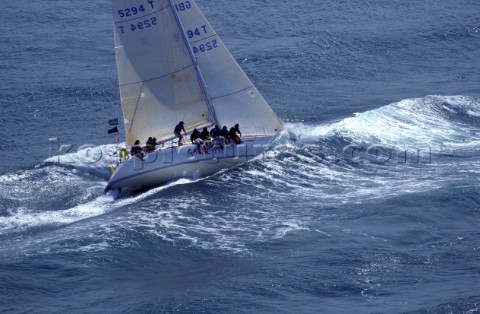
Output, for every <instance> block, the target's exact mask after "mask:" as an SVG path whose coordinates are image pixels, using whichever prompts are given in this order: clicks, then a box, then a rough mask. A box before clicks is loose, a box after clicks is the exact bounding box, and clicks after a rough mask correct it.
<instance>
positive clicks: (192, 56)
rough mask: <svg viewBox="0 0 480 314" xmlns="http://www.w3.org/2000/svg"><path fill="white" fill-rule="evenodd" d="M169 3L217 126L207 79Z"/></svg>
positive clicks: (180, 22)
mask: <svg viewBox="0 0 480 314" xmlns="http://www.w3.org/2000/svg"><path fill="white" fill-rule="evenodd" d="M168 2H169V4H170V8H171V9H172V12H173V15H174V16H175V20H176V21H177V24H178V28H179V29H180V32H181V33H182V38H183V41H184V42H185V45H186V46H187V50H188V53H189V55H190V58H191V59H192V63H193V66H194V67H195V72H196V73H197V78H198V80H199V81H200V86H201V87H202V92H203V95H204V96H205V100H206V101H207V105H208V109H210V113H211V117H210V118H211V120H212V121H213V122H214V123H215V124H217V123H218V120H217V115H216V113H215V107H213V104H212V101H211V100H210V97H209V96H208V91H207V84H206V83H205V79H204V78H203V75H202V72H201V71H200V68H199V67H198V63H197V58H196V57H195V54H194V52H193V50H192V46H190V43H189V42H188V38H187V34H186V32H185V28H184V27H183V24H182V21H181V20H180V16H179V15H178V12H177V10H176V7H175V4H174V3H173V0H168Z"/></svg>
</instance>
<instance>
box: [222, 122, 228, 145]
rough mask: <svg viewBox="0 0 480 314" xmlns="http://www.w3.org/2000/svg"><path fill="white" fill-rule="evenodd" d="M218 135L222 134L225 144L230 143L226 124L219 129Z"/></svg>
mask: <svg viewBox="0 0 480 314" xmlns="http://www.w3.org/2000/svg"><path fill="white" fill-rule="evenodd" d="M220 136H222V137H223V138H224V139H225V144H227V145H228V144H230V136H229V135H228V129H227V126H224V127H223V128H222V130H221V131H220Z"/></svg>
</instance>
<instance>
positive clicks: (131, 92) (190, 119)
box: [113, 0, 213, 145]
mask: <svg viewBox="0 0 480 314" xmlns="http://www.w3.org/2000/svg"><path fill="white" fill-rule="evenodd" d="M113 16H114V30H115V53H116V59H117V67H118V79H119V85H120V96H121V101H122V109H123V116H124V120H125V121H124V122H125V133H126V137H127V144H128V145H132V144H133V142H135V140H137V139H139V140H140V141H141V142H144V141H146V139H147V138H148V137H149V136H154V137H157V139H165V138H168V137H171V136H172V132H173V127H174V126H175V124H176V123H178V121H180V120H182V121H184V122H185V127H186V128H187V129H193V128H194V127H200V126H203V125H207V124H210V123H212V122H213V121H212V120H211V116H212V113H211V112H210V110H209V109H208V103H207V100H206V98H205V94H204V93H203V91H202V86H201V83H200V81H199V78H198V76H197V73H196V70H195V66H194V62H193V60H192V58H191V56H190V54H189V51H188V46H187V45H186V43H185V41H184V39H183V36H182V31H181V28H180V27H179V24H178V23H177V21H176V19H175V15H174V11H173V10H172V8H171V7H170V5H169V1H168V0H113Z"/></svg>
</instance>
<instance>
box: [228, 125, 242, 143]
mask: <svg viewBox="0 0 480 314" xmlns="http://www.w3.org/2000/svg"><path fill="white" fill-rule="evenodd" d="M237 133H238V134H240V135H242V132H240V125H239V124H238V123H237V124H235V126H234V127H231V128H230V132H229V135H230V138H231V139H232V140H233V141H234V142H235V144H241V143H243V142H242V140H241V138H240V136H238V135H237Z"/></svg>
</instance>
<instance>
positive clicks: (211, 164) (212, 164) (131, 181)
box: [105, 136, 275, 193]
mask: <svg viewBox="0 0 480 314" xmlns="http://www.w3.org/2000/svg"><path fill="white" fill-rule="evenodd" d="M274 137H275V136H252V137H249V136H245V137H243V139H242V140H243V141H244V142H243V143H242V144H239V145H234V144H233V145H227V146H225V147H224V148H223V149H221V148H220V147H214V148H212V149H209V150H208V153H205V152H198V151H197V149H196V145H192V144H190V145H184V146H180V147H171V148H166V149H161V150H158V151H156V152H154V153H150V154H148V155H147V156H145V158H144V159H143V160H142V159H140V158H138V157H130V159H129V160H127V161H126V162H124V163H122V164H120V165H119V166H118V167H117V169H116V170H115V172H114V173H113V174H112V176H111V178H110V180H109V181H108V185H107V187H106V188H105V191H110V190H119V191H120V192H121V193H125V192H127V191H128V192H131V191H135V190H140V189H145V188H149V187H153V186H159V185H162V184H164V183H165V182H169V181H172V180H176V179H179V178H192V179H197V178H203V177H207V176H209V175H212V174H214V173H216V172H218V171H220V170H222V169H225V168H231V167H234V166H237V165H240V164H242V163H245V162H247V161H248V160H251V159H252V158H254V157H256V156H258V155H260V154H261V153H262V152H263V151H264V150H265V149H266V148H268V146H269V145H270V143H271V142H272V140H273V139H274Z"/></svg>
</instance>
